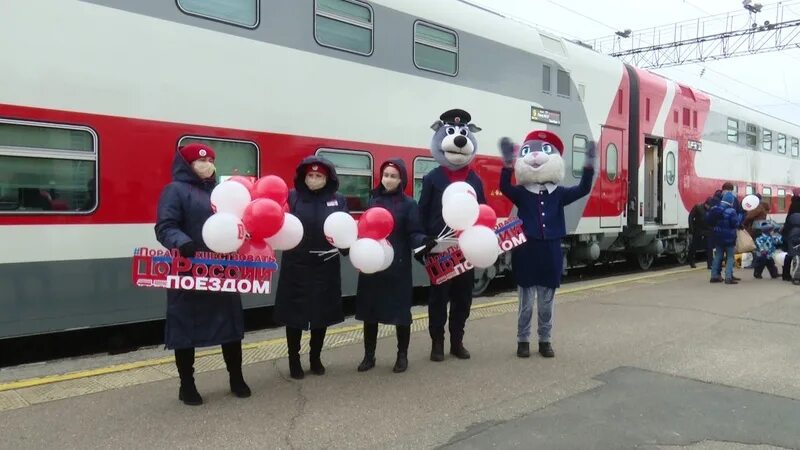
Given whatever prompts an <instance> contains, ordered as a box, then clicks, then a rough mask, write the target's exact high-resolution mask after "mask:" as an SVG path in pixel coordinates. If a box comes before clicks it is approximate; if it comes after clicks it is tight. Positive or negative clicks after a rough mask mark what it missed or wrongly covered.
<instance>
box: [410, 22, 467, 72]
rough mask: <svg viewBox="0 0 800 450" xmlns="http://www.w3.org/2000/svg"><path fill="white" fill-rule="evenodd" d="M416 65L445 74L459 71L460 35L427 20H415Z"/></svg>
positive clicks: (419, 67) (422, 68)
mask: <svg viewBox="0 0 800 450" xmlns="http://www.w3.org/2000/svg"><path fill="white" fill-rule="evenodd" d="M414 65H415V66H417V68H418V69H421V70H427V71H430V72H436V73H441V74H444V75H451V76H455V75H456V74H457V73H458V35H457V34H456V33H455V31H451V30H448V29H447V28H442V27H439V26H436V25H432V24H428V23H425V22H420V21H417V22H414Z"/></svg>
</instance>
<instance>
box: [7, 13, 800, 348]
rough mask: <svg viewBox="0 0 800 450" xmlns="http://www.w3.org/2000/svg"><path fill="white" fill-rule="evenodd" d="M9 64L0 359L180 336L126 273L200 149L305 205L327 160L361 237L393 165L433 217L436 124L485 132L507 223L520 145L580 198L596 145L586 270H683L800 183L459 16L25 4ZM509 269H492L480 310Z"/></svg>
mask: <svg viewBox="0 0 800 450" xmlns="http://www.w3.org/2000/svg"><path fill="white" fill-rule="evenodd" d="M0 54H2V55H3V57H2V59H0V73H2V83H0V292H2V295H0V339H3V338H9V337H17V336H25V335H36V334H46V333H53V332H60V331H65V330H73V329H81V328H91V327H102V326H110V325H116V324H123V323H134V322H144V321H151V320H157V319H160V318H163V315H164V310H165V307H164V298H165V296H164V293H163V292H161V291H159V290H147V289H137V288H135V287H134V286H133V285H132V283H131V276H130V270H131V268H130V265H131V256H132V252H133V249H134V248H135V247H139V246H150V247H156V248H157V247H158V243H157V242H156V240H155V233H154V230H153V225H154V222H155V215H156V204H157V200H158V196H159V193H160V191H161V189H162V188H163V186H164V185H165V184H166V183H167V182H169V181H170V179H171V170H170V169H171V161H172V158H173V156H174V152H175V149H176V147H177V146H178V145H181V144H184V143H187V142H192V141H203V142H207V143H209V144H210V145H211V146H212V147H213V148H214V149H215V150H216V152H217V155H218V159H217V167H218V176H219V177H220V179H224V178H223V177H229V176H231V175H234V174H242V175H251V176H263V175H267V174H277V175H279V176H281V177H283V178H284V179H285V180H287V181H288V182H289V183H290V184H291V180H292V175H293V172H294V169H295V166H296V164H297V163H298V162H299V161H300V160H301V158H303V157H305V156H307V155H310V154H317V155H323V156H325V157H327V158H329V159H330V160H331V161H333V162H334V163H335V165H336V166H337V168H338V171H339V173H340V174H341V191H340V192H341V193H342V194H344V195H345V196H346V198H347V199H348V203H349V207H350V210H351V211H352V212H353V213H354V215H356V216H358V214H359V211H363V210H364V208H365V206H366V203H367V200H368V191H369V189H370V188H371V187H372V186H374V185H375V184H376V181H377V176H378V174H377V173H376V171H377V168H378V167H379V165H380V163H381V162H382V161H383V160H385V159H387V158H389V157H401V158H403V159H404V160H405V161H406V163H407V165H408V167H410V168H411V169H412V174H411V176H413V179H414V183H413V184H412V185H411V186H409V187H408V193H409V194H410V195H414V196H418V195H419V189H420V186H421V179H422V177H423V176H424V175H425V174H426V173H427V172H428V171H429V170H431V169H432V168H433V167H435V165H436V163H435V162H434V161H433V159H432V158H430V154H429V150H428V145H429V142H430V139H431V135H432V131H431V129H430V124H431V123H432V122H433V121H434V120H436V119H437V118H438V117H439V114H441V113H442V112H443V111H445V110H448V109H451V108H462V109H465V110H467V111H469V112H470V113H471V114H472V117H473V121H474V122H475V123H476V124H478V125H479V126H480V127H481V128H482V129H483V131H481V132H480V133H478V135H477V138H478V142H479V145H478V152H479V156H478V158H477V160H476V161H475V163H474V168H475V170H477V172H478V174H479V175H480V177H481V178H482V180H483V183H484V187H485V191H486V193H487V198H488V202H489V204H490V205H491V206H492V207H493V208H494V209H495V211H496V212H497V213H498V216H500V217H507V216H509V215H510V214H513V211H512V205H511V203H510V202H508V201H507V200H506V199H505V198H504V197H503V196H502V194H501V193H500V192H499V172H500V167H501V163H500V161H499V158H498V150H497V143H498V141H499V139H500V138H501V137H503V136H510V137H512V138H513V139H515V140H516V141H519V140H520V139H521V138H522V137H523V136H525V135H526V134H527V133H528V132H530V131H531V130H532V129H548V130H551V131H553V132H555V133H557V134H558V135H559V136H560V137H561V138H562V139H563V140H564V142H565V144H566V150H565V154H564V157H565V162H566V167H567V170H566V179H565V180H564V183H565V184H574V183H577V181H578V179H579V177H580V168H581V166H582V163H583V157H584V152H585V149H586V146H587V143H588V142H589V141H595V142H597V148H598V159H597V165H598V167H597V168H598V170H597V175H596V179H595V181H594V185H593V188H592V192H591V194H590V195H589V196H587V197H586V198H584V199H582V200H581V201H579V202H576V203H575V204H573V205H571V206H570V207H569V208H568V210H567V222H568V223H567V228H568V232H569V236H568V237H567V238H565V239H564V242H563V246H564V248H565V260H566V262H567V265H568V266H576V265H586V264H594V263H597V262H602V261H606V260H611V259H616V258H618V257H621V256H623V257H624V256H628V257H632V258H634V259H635V260H636V261H638V262H639V264H640V265H641V267H642V268H643V269H646V268H648V267H649V266H650V264H651V263H652V261H653V258H655V257H657V256H659V255H664V254H666V255H675V256H676V257H678V259H679V260H682V259H684V258H685V257H686V236H687V227H688V220H687V219H688V212H689V210H690V209H691V208H692V206H693V205H695V204H696V203H698V202H702V201H703V200H705V199H706V197H708V196H710V195H712V194H713V192H714V191H715V190H716V189H719V188H720V186H721V185H722V184H723V182H725V181H731V182H733V183H734V184H735V185H736V189H737V191H738V192H739V193H740V197H741V194H744V193H751V192H758V193H761V194H762V195H763V196H764V197H765V198H766V199H768V201H770V202H771V207H772V216H773V217H772V218H773V219H775V220H776V221H778V222H782V221H783V220H784V218H785V211H786V209H787V207H788V203H789V202H788V200H789V196H790V195H791V192H792V190H793V188H794V187H796V186H798V184H800V183H798V181H797V180H798V175H800V159H799V158H798V156H799V155H798V152H799V151H798V138H800V126H798V125H796V124H792V123H789V122H787V121H784V120H781V119H778V118H775V117H771V116H769V115H766V114H763V113H760V112H758V111H755V110H753V109H752V108H749V107H747V106H744V105H739V104H735V103H732V102H730V101H727V100H725V99H722V98H719V97H715V96H712V95H709V94H707V93H705V92H701V91H699V90H697V89H693V88H692V87H690V86H685V85H683V84H680V83H677V82H675V81H672V80H669V79H666V78H664V77H661V76H659V75H657V74H654V73H651V72H648V71H645V70H640V69H637V68H635V67H631V66H628V65H625V64H623V63H622V62H621V61H619V60H617V59H614V58H611V57H609V56H606V55H602V54H599V53H597V52H595V51H593V50H592V49H590V48H587V47H585V46H583V45H581V44H579V43H574V42H571V41H568V40H564V39H562V38H560V37H558V36H553V35H549V34H546V33H544V32H541V31H538V30H536V29H534V28H532V27H530V26H527V25H524V24H522V23H519V22H518V21H515V20H512V19H509V18H506V17H503V16H502V15H499V14H496V13H494V12H491V11H488V10H485V9H483V8H480V7H477V6H475V5H472V4H470V3H469V2H467V1H463V0H435V1H432V0H370V1H366V0H302V1H301V0H225V1H222V0H175V1H161V2H140V1H126V0H42V1H36V2H30V1H27V0H10V1H7V2H5V3H4V5H3V8H2V14H0ZM509 264H510V262H509V261H508V258H503V259H501V260H500V261H498V263H497V264H496V266H495V267H494V268H491V269H489V270H482V271H478V272H477V273H476V281H475V283H476V291H480V290H481V289H483V288H485V286H486V284H487V283H488V281H489V280H491V279H492V278H493V277H494V276H496V275H497V274H498V273H503V272H506V271H507V270H508V268H509ZM342 270H343V272H342V277H343V279H344V282H343V292H344V294H345V295H352V294H353V293H354V290H355V279H356V277H355V272H354V269H353V268H352V266H351V265H350V264H349V262H347V261H346V262H345V264H343V269H342ZM310 276H313V275H310ZM415 284H416V285H419V286H424V285H427V284H428V281H427V277H426V276H425V274H424V271H423V269H422V267H421V266H420V265H415ZM273 292H274V289H273ZM273 300H274V297H273V295H272V294H271V295H266V296H247V297H246V298H245V307H246V308H253V307H259V306H267V305H270V304H272V302H273Z"/></svg>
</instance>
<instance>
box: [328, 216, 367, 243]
mask: <svg viewBox="0 0 800 450" xmlns="http://www.w3.org/2000/svg"><path fill="white" fill-rule="evenodd" d="M323 230H324V232H325V237H327V238H328V242H330V243H331V245H333V246H334V247H336V248H350V246H351V245H353V243H354V242H355V241H356V239H358V225H356V221H355V219H353V217H352V216H350V214H347V213H346V212H343V211H336V212H335V213H333V214H331V215H330V216H328V218H327V219H325V224H324V225H323Z"/></svg>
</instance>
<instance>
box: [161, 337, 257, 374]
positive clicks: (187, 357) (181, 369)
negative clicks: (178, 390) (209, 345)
mask: <svg viewBox="0 0 800 450" xmlns="http://www.w3.org/2000/svg"><path fill="white" fill-rule="evenodd" d="M222 359H224V360H225V367H226V368H227V369H228V373H229V374H230V375H231V376H234V377H239V376H241V374H242V341H236V342H228V343H226V344H222ZM175 365H176V366H177V368H178V375H179V376H180V379H181V382H192V383H193V382H194V376H193V374H194V348H180V349H175Z"/></svg>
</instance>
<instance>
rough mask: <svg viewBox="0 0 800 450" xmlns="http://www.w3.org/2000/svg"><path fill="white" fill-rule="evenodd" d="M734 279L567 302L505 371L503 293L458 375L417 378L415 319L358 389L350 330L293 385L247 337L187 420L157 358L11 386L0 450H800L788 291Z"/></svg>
mask: <svg viewBox="0 0 800 450" xmlns="http://www.w3.org/2000/svg"><path fill="white" fill-rule="evenodd" d="M737 272H738V275H739V276H740V277H742V278H743V279H744V280H743V281H742V282H741V283H740V284H739V285H735V286H727V285H722V284H710V283H709V282H708V272H707V271H706V270H702V269H698V270H677V271H667V272H659V273H649V274H644V275H641V276H634V277H631V276H628V277H618V278H614V279H609V280H604V281H602V282H589V283H578V284H571V285H569V286H565V287H564V288H563V289H561V290H560V291H559V293H558V294H557V307H556V311H555V328H554V333H553V340H554V341H553V342H554V343H553V345H554V348H555V351H556V357H555V358H554V359H544V358H541V357H539V356H538V354H534V355H533V356H532V357H531V358H529V359H520V358H517V357H516V355H515V351H516V308H517V306H516V294H515V293H513V292H511V293H507V294H503V295H500V296H497V297H494V298H483V299H476V304H475V305H474V307H473V311H472V315H471V317H470V322H469V323H468V325H467V333H466V339H465V344H466V345H467V347H468V348H469V349H470V351H471V353H472V359H470V360H467V361H462V360H456V359H454V358H452V357H449V355H448V357H447V358H446V359H445V361H444V362H441V363H434V362H431V361H429V360H428V352H429V350H430V340H429V338H428V335H427V318H426V317H425V315H424V309H421V310H419V309H418V310H416V311H415V312H416V313H417V314H416V315H415V324H414V327H413V329H414V331H415V332H414V333H413V334H412V339H411V350H410V355H409V360H410V361H409V362H410V367H409V370H408V372H406V373H403V374H394V373H392V371H391V368H392V364H393V362H394V356H395V340H394V337H393V330H392V329H391V328H388V327H381V331H380V332H381V336H382V338H381V339H380V340H379V343H378V365H377V367H376V368H375V369H373V370H371V371H369V372H366V373H358V372H357V371H356V366H357V365H358V363H359V361H360V360H361V357H362V352H363V349H362V346H361V333H360V329H359V328H360V327H359V326H358V324H355V323H353V322H348V323H345V324H343V325H342V326H341V327H337V328H336V329H332V330H330V331H329V335H328V338H327V339H326V349H325V350H324V351H323V362H324V363H325V364H326V367H327V374H326V375H324V376H321V377H320V376H314V375H313V374H309V373H307V375H306V379H304V380H301V381H295V380H291V379H290V378H288V366H287V362H286V358H285V356H284V355H285V352H286V344H285V341H284V340H283V338H282V330H271V331H267V332H259V333H253V334H250V335H248V338H247V344H246V349H245V353H244V358H245V364H246V367H245V377H246V379H247V381H248V383H249V384H250V387H251V388H252V390H253V396H252V397H251V398H248V399H237V398H235V397H233V396H232V395H231V394H230V392H229V390H228V386H227V373H226V372H225V370H224V364H223V362H222V358H221V355H219V353H218V349H209V351H206V352H204V353H203V355H205V356H203V357H201V358H199V359H198V363H197V367H198V371H199V373H198V374H197V375H196V378H197V384H198V388H199V390H200V392H201V394H202V395H203V396H204V400H205V404H204V405H202V406H199V407H188V406H184V405H183V404H182V403H180V402H179V401H178V400H177V386H178V383H177V379H176V378H175V376H176V373H175V370H174V365H173V363H172V358H171V355H170V354H169V353H167V352H164V351H162V350H159V349H149V350H145V351H142V352H136V353H133V354H128V355H119V356H115V357H95V358H80V359H77V360H69V361H58V362H54V363H48V364H40V365H33V366H26V367H19V368H12V369H5V370H2V371H0V436H2V439H0V448H167V447H169V448H439V447H443V448H494V447H497V448H547V449H560V448H581V449H585V448H662V449H673V448H690V449H699V448H707V449H722V448H732V449H745V448H758V449H767V448H800V427H799V426H798V424H800V401H798V399H800V377H799V376H798V369H800V345H798V343H799V342H800V295H798V294H800V291H799V290H798V287H797V286H793V285H791V284H789V283H785V282H782V281H779V280H774V281H773V280H769V279H764V280H754V279H753V278H752V273H750V272H745V271H743V270H739V271H737ZM305 338H307V336H305ZM305 351H307V347H306V344H304V352H305ZM303 361H304V367H306V368H308V359H307V357H303Z"/></svg>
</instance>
